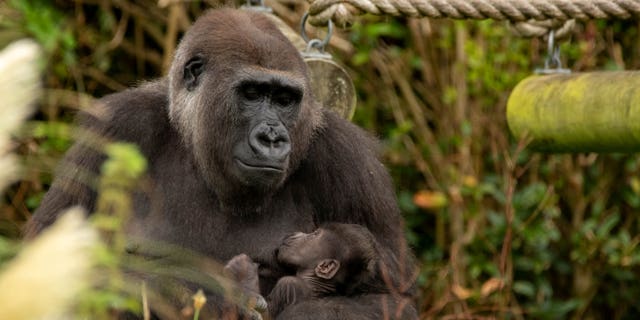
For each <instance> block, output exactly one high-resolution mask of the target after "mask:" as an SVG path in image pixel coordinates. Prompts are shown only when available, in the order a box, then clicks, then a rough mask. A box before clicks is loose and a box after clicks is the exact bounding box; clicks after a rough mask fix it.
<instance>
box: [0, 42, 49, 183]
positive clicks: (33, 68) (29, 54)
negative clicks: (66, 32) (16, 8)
mask: <svg viewBox="0 0 640 320" xmlns="http://www.w3.org/2000/svg"><path fill="white" fill-rule="evenodd" d="M40 56H41V51H40V48H39V47H38V45H37V44H36V43H35V42H33V41H32V40H19V41H16V42H14V43H12V44H10V45H9V46H7V47H6V48H5V49H4V50H2V52H0V97H2V99H0V192H2V190H4V188H5V187H6V186H7V185H8V184H9V183H11V182H12V181H14V180H15V179H17V178H18V177H19V167H18V161H17V160H16V158H15V156H13V155H11V154H10V151H11V150H10V148H11V143H10V142H11V138H10V134H11V132H13V131H14V130H16V129H17V128H18V127H19V126H20V125H21V124H22V122H23V121H24V120H25V119H26V118H27V117H28V116H29V115H30V114H31V113H32V112H33V102H34V101H35V100H36V99H37V98H38V97H39V96H40V72H39V68H38V59H39V58H40Z"/></svg>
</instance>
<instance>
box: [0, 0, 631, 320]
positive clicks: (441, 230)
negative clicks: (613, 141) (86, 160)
mask: <svg viewBox="0 0 640 320" xmlns="http://www.w3.org/2000/svg"><path fill="white" fill-rule="evenodd" d="M218 5H220V3H219V2H217V1H202V2H201V1H186V2H176V3H170V1H162V0H161V1H159V2H156V1H152V0H137V1H128V0H76V1H73V2H71V1H63V0H60V1H46V0H31V1H20V0H8V1H7V2H4V3H0V28H1V29H0V47H3V46H4V45H6V44H7V43H8V42H9V41H10V40H13V39H17V38H20V37H25V36H28V37H32V38H34V39H36V40H37V41H38V42H39V43H40V44H41V45H42V46H43V48H44V50H45V54H46V57H47V67H46V72H45V76H44V85H45V95H44V97H43V98H42V100H41V102H40V104H39V112H38V114H37V115H36V116H35V117H34V118H33V120H32V121H31V122H30V123H29V124H28V126H27V127H26V128H25V130H24V131H23V132H22V134H21V135H20V136H19V137H18V138H17V139H16V144H15V148H16V149H17V150H18V151H19V153H20V154H21V155H23V157H24V161H25V163H26V167H27V170H26V172H25V173H24V178H23V180H21V181H20V182H19V183H17V184H15V185H14V186H13V187H12V188H11V189H10V190H9V192H8V193H7V195H6V196H5V198H4V202H3V203H2V205H1V206H0V235H4V236H5V237H9V238H14V239H17V238H19V234H20V233H19V230H20V227H21V226H22V224H23V223H24V221H25V220H27V219H28V218H29V217H30V215H31V213H32V212H33V211H34V209H35V208H37V206H38V204H39V201H40V199H41V197H42V195H43V193H44V192H45V191H46V190H47V188H48V187H49V185H50V183H51V179H52V172H53V169H54V167H55V165H56V163H57V161H58V160H59V159H60V157H61V155H62V154H63V153H64V151H65V150H66V149H67V148H68V147H69V145H70V142H71V141H72V133H73V130H72V125H71V120H72V118H73V115H74V114H75V112H76V111H77V109H79V108H82V107H84V106H87V105H88V104H90V103H91V101H92V100H93V99H94V98H93V97H101V96H103V95H105V94H107V93H110V92H113V91H117V90H121V89H123V88H126V87H128V86H132V85H135V84H136V83H138V82H140V81H141V80H143V79H150V78H154V77H159V76H162V75H163V73H164V70H166V68H167V66H168V63H169V61H170V58H171V55H172V53H173V50H174V48H175V45H176V42H177V40H178V39H179V37H180V34H181V33H182V32H184V30H185V29H186V28H187V27H188V26H189V24H190V23H191V22H192V21H193V19H194V18H195V17H197V16H198V14H199V13H201V12H202V11H203V10H205V9H206V8H209V7H211V6H218ZM231 5H233V4H232V3H231ZM267 5H269V6H271V7H272V8H273V9H274V10H275V12H276V14H278V15H279V16H280V17H281V18H282V19H283V20H285V21H286V22H288V23H289V24H291V25H292V26H294V27H295V28H297V24H298V23H299V20H300V17H301V16H302V14H303V13H304V12H305V10H306V4H304V3H302V2H301V1H289V0H285V1H283V2H274V1H267ZM639 27H640V24H639V23H638V21H589V22H586V23H579V24H578V27H577V28H576V30H575V31H574V32H573V34H572V37H571V39H570V41H564V42H563V43H562V46H561V50H562V54H563V57H564V60H565V64H566V65H568V66H569V67H571V68H572V69H573V70H574V71H591V70H603V69H605V70H609V69H638V68H639V67H640V41H638V40H639V39H638V37H639V34H638V32H639ZM545 50H546V48H545V42H544V41H543V40H542V39H522V38H519V37H517V36H515V35H514V34H513V33H512V32H511V31H510V30H509V28H508V25H507V24H505V23H502V22H495V21H489V20H486V21H451V20H428V19H407V18H390V17H373V16H364V17H361V18H359V19H358V20H357V22H356V23H354V25H352V26H351V27H350V28H348V29H345V30H339V32H338V34H337V35H335V36H334V37H333V38H332V41H331V52H332V53H333V54H334V56H335V57H336V59H338V60H339V61H341V63H342V64H343V65H345V66H346V67H347V68H348V69H349V71H350V74H351V75H352V77H353V79H354V81H355V83H356V87H357V90H358V99H359V107H358V109H357V111H356V115H355V119H354V121H355V122H356V123H357V124H359V125H360V126H362V127H364V128H365V129H367V130H369V131H370V132H372V133H375V134H376V135H378V136H379V137H380V138H381V140H382V141H383V143H384V146H385V153H384V157H385V161H386V163H387V164H388V166H389V169H390V171H391V172H392V174H393V176H394V179H395V182H396V186H397V194H398V198H399V202H400V205H401V208H402V210H403V212H404V214H405V217H406V225H407V238H408V240H409V243H410V244H411V246H412V247H413V249H414V251H415V253H416V255H417V257H418V260H419V262H420V264H421V272H420V277H419V286H420V298H419V304H420V308H421V314H422V315H423V317H424V318H427V319H430V318H442V319H449V318H452V319H453V318H455V319H458V318H462V319H484V318H513V319H523V318H533V319H565V318H566V319H602V318H610V319H636V318H638V317H640V303H639V302H638V300H637V297H638V296H640V269H639V265H640V249H639V248H638V244H639V243H640V218H639V216H638V214H637V213H638V210H639V208H640V178H639V173H640V161H639V159H638V156H637V155H621V154H611V155H603V154H575V155H569V154H539V153H535V152H531V151H530V150H528V149H526V147H525V146H524V145H523V144H522V143H521V142H519V141H514V140H513V139H512V138H511V137H510V136H509V134H508V130H507V126H506V121H505V117H504V113H505V112H504V108H505V104H506V99H507V98H508V94H509V91H510V90H511V88H513V87H514V86H515V84H516V83H517V82H518V81H520V80H521V79H523V78H524V77H526V76H528V75H530V74H531V70H533V69H534V68H535V67H537V66H540V65H541V64H542V59H543V58H544V53H545Z"/></svg>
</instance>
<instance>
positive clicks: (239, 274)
mask: <svg viewBox="0 0 640 320" xmlns="http://www.w3.org/2000/svg"><path fill="white" fill-rule="evenodd" d="M224 274H225V276H227V277H229V278H230V279H232V280H235V281H236V283H237V284H238V286H239V287H240V288H241V289H242V291H243V296H245V297H246V304H245V305H246V306H247V307H248V308H250V309H251V310H252V311H257V312H264V311H266V310H267V301H266V300H265V299H264V298H263V297H262V296H261V295H260V284H259V278H258V264H257V263H255V262H253V260H251V258H250V257H249V256H248V255H246V254H244V253H243V254H239V255H237V256H235V257H233V258H231V260H229V262H227V264H226V265H225V266H224ZM258 316H259V315H258ZM260 319H261V317H260Z"/></svg>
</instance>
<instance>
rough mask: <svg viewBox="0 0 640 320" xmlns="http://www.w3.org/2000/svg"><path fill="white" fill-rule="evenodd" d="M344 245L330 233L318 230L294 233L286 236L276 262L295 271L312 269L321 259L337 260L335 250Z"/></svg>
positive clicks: (278, 251)
mask: <svg viewBox="0 0 640 320" xmlns="http://www.w3.org/2000/svg"><path fill="white" fill-rule="evenodd" d="M343 245H344V244H342V243H340V241H339V239H338V238H337V237H336V236H335V234H333V233H332V232H330V231H327V230H325V229H323V228H318V229H316V230H315V231H314V232H312V233H303V232H296V233H294V234H291V235H289V236H287V237H286V238H285V239H284V240H283V242H282V244H281V245H280V247H278V249H277V252H276V256H277V260H278V262H280V263H282V264H284V265H286V266H289V267H294V268H295V269H313V268H314V267H316V265H317V264H318V263H319V262H320V261H322V260H323V259H338V258H339V257H338V254H337V252H336V250H335V249H337V248H341V247H342V246H343Z"/></svg>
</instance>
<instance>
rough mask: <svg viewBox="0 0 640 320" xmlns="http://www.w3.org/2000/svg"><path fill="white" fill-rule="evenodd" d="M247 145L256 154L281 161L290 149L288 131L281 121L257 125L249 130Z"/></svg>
mask: <svg viewBox="0 0 640 320" xmlns="http://www.w3.org/2000/svg"><path fill="white" fill-rule="evenodd" d="M249 145H250V146H251V149H253V151H254V152H255V153H256V154H257V155H258V156H261V157H264V158H266V159H269V160H273V161H283V160H284V159H286V157H287V156H288V155H289V152H290V151H291V142H290V139H289V133H288V132H287V129H286V128H285V127H284V125H282V123H277V124H273V123H266V122H263V123H261V124H259V125H257V126H256V127H255V128H253V130H251V136H250V137H249Z"/></svg>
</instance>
